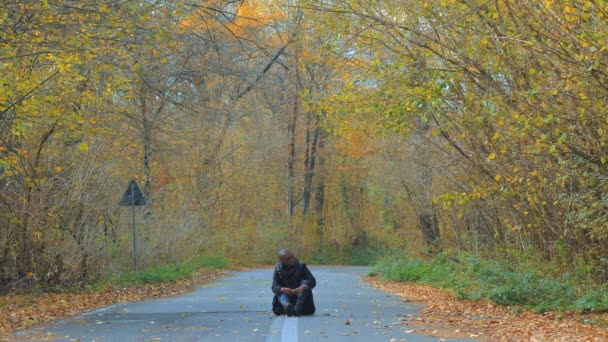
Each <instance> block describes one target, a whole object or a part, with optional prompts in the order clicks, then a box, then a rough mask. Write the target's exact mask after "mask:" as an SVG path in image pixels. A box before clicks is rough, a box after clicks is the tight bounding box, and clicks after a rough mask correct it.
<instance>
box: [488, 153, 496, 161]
mask: <svg viewBox="0 0 608 342" xmlns="http://www.w3.org/2000/svg"><path fill="white" fill-rule="evenodd" d="M488 159H490V160H494V159H496V153H494V152H492V153H490V155H489V156H488Z"/></svg>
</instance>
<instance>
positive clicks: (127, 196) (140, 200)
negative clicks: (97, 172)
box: [118, 179, 146, 272]
mask: <svg viewBox="0 0 608 342" xmlns="http://www.w3.org/2000/svg"><path fill="white" fill-rule="evenodd" d="M118 205H120V206H131V213H132V216H133V271H134V272H137V236H136V235H137V234H136V231H137V229H135V207H136V206H144V205H146V199H145V198H144V195H143V194H142V193H141V190H139V186H138V185H137V182H136V181H135V179H133V180H132V181H131V183H129V187H128V188H127V191H125V193H124V195H122V199H121V200H120V203H119V204H118Z"/></svg>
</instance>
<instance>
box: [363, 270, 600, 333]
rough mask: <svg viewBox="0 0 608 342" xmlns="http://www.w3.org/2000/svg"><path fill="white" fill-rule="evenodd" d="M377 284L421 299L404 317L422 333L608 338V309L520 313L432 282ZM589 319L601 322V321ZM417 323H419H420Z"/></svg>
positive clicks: (372, 280)
mask: <svg viewBox="0 0 608 342" xmlns="http://www.w3.org/2000/svg"><path fill="white" fill-rule="evenodd" d="M365 281H366V282H367V283H368V284H369V285H370V286H373V287H375V288H378V289H380V290H383V291H386V292H390V293H394V294H397V295H399V296H401V297H402V298H403V300H404V301H408V302H412V303H420V304H423V305H424V308H423V309H422V310H421V312H420V316H419V317H414V318H412V319H411V320H409V321H407V322H404V324H406V323H407V324H408V325H410V326H412V327H413V330H415V331H416V332H420V333H425V334H429V335H432V336H437V337H440V338H441V337H467V338H476V339H478V340H480V341H492V342H496V341H518V342H519V341H552V342H553V341H564V342H566V341H567V342H574V341H585V342H586V341H608V328H607V323H608V314H605V313H604V314H585V315H583V314H577V313H561V312H560V313H556V312H549V313H545V314H535V313H532V312H528V311H522V312H519V313H515V310H514V309H513V308H509V307H503V306H497V305H494V304H491V303H489V302H485V301H471V300H457V299H455V298H454V297H453V296H452V295H450V294H449V293H447V292H446V291H442V290H439V289H437V288H432V287H430V286H426V285H420V284H416V283H404V282H385V281H379V280H378V278H377V277H366V278H365ZM584 322H597V323H598V324H596V325H589V324H584ZM416 327H417V328H416Z"/></svg>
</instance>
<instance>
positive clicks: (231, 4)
mask: <svg viewBox="0 0 608 342" xmlns="http://www.w3.org/2000/svg"><path fill="white" fill-rule="evenodd" d="M0 70H1V72H0V83H2V84H1V87H0V294H2V293H7V292H10V291H11V290H14V289H16V288H33V287H47V286H55V285H66V286H72V285H77V284H81V283H83V282H87V281H95V280H99V279H104V278H107V277H109V276H111V275H115V274H122V273H125V272H129V271H130V270H131V268H132V266H133V259H134V255H133V253H134V251H133V242H134V241H132V239H133V232H132V222H131V221H132V219H133V217H134V218H135V221H136V227H137V229H136V230H137V235H136V239H137V241H136V242H137V246H138V248H137V260H138V263H139V265H140V267H141V268H145V267H149V266H152V265H157V264H163V263H170V262H176V261H185V260H189V259H191V258H196V257H199V256H202V255H222V256H225V257H226V258H228V259H230V260H231V261H233V262H235V263H238V264H243V265H248V264H249V265H251V264H268V263H273V262H274V260H275V258H276V251H277V250H278V249H279V248H281V247H290V248H292V249H293V250H294V251H295V252H296V254H297V255H298V256H300V257H301V258H302V259H305V260H307V261H308V262H311V263H319V264H366V263H368V262H369V261H370V260H371V259H373V257H374V256H375V255H382V254H383V253H397V254H399V253H409V254H416V255H421V256H428V257H431V256H433V255H437V254H438V253H445V254H447V255H456V254H458V253H461V252H467V253H471V254H473V255H479V256H483V257H485V258H492V257H498V256H500V257H506V258H524V257H525V256H527V255H530V254H533V255H534V256H535V257H536V258H538V259H537V260H538V262H539V263H543V262H551V263H552V264H553V265H554V266H555V267H556V268H557V269H559V270H560V272H575V271H576V268H580V267H584V268H585V269H588V270H589V274H590V275H592V277H593V280H594V281H596V282H598V283H602V282H604V281H605V280H606V279H607V277H608V274H606V267H607V266H608V254H607V251H608V217H607V215H608V210H607V209H608V191H607V190H608V177H607V176H606V175H607V172H606V170H607V166H608V165H607V161H608V160H607V158H608V155H607V154H606V142H607V138H608V114H607V109H606V107H607V106H606V105H607V103H608V1H603V0H544V1H528V0H428V1H421V0H366V1H361V0H333V1H332V0H328V1H326V0H273V1H269V0H239V1H236V0H204V1H203V0H146V1H141V2H137V1H121V0H101V1H99V0H95V1H92V0H6V1H3V2H2V3H1V4H0ZM131 180H136V182H137V184H138V185H139V187H140V188H141V191H142V193H143V196H144V197H145V199H146V205H145V206H141V207H135V208H129V207H128V206H120V205H119V201H120V200H121V197H122V196H123V193H124V192H125V190H126V189H127V186H128V184H129V182H130V181H131ZM131 209H134V210H133V212H134V213H135V216H132V210H131Z"/></svg>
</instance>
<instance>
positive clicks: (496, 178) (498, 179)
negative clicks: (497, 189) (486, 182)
mask: <svg viewBox="0 0 608 342" xmlns="http://www.w3.org/2000/svg"><path fill="white" fill-rule="evenodd" d="M501 178H502V176H501V175H496V176H494V179H495V180H496V181H497V182H499V181H500V179H501Z"/></svg>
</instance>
